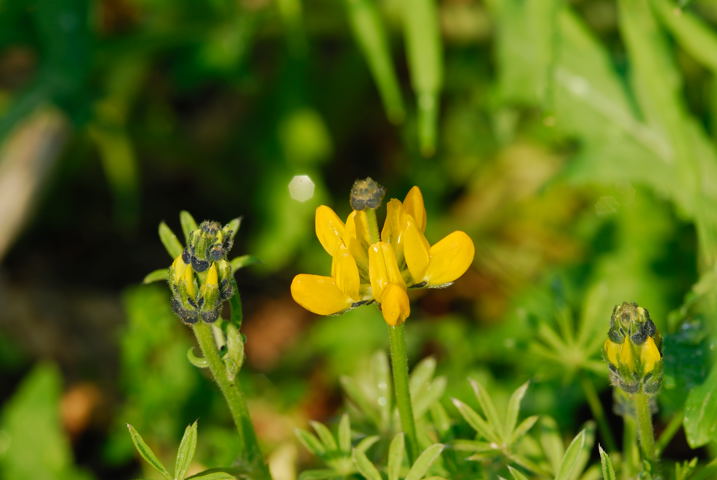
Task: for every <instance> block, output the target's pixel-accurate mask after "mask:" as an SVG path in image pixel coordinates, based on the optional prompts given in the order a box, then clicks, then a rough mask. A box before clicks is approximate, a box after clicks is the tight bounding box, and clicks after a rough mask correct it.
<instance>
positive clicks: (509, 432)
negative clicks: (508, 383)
mask: <svg viewBox="0 0 717 480" xmlns="http://www.w3.org/2000/svg"><path fill="white" fill-rule="evenodd" d="M528 385H529V382H525V383H524V384H523V385H521V386H520V387H518V389H517V390H516V391H515V392H513V395H511V396H510V400H509V401H508V409H507V412H506V414H505V425H504V426H505V431H504V435H505V436H506V437H511V436H513V430H514V429H515V426H516V425H517V423H518V414H519V413H520V403H521V402H522V401H523V397H524V396H525V392H526V391H527V390H528Z"/></svg>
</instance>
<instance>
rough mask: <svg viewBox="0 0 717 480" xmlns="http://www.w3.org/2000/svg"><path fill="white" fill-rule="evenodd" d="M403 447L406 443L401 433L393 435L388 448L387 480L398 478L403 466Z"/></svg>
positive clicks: (396, 479)
mask: <svg viewBox="0 0 717 480" xmlns="http://www.w3.org/2000/svg"><path fill="white" fill-rule="evenodd" d="M405 448H406V444H405V439H404V435H403V434H402V433H399V434H397V435H396V436H395V437H393V440H392V441H391V446H390V447H389V448H388V470H387V473H388V480H398V476H399V475H400V474H401V467H402V466H403V455H404V452H405Z"/></svg>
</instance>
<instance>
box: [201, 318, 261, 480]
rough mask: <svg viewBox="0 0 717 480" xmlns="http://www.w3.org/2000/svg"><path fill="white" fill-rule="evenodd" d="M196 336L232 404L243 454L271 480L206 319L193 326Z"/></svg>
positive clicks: (239, 393)
mask: <svg viewBox="0 0 717 480" xmlns="http://www.w3.org/2000/svg"><path fill="white" fill-rule="evenodd" d="M193 330H194V335H195V336H196V337H197V343H199V348H201V349H202V354H203V355H204V358H205V359H206V361H207V364H208V366H209V370H210V371H211V372H212V377H214V381H216V382H217V385H218V386H219V390H221V392H222V395H224V399H225V400H226V402H227V405H228V406H229V411H230V412H231V415H232V420H234V424H235V425H236V429H237V434H238V435H239V449H240V451H241V452H242V453H243V456H244V459H245V460H246V462H247V463H248V464H249V465H251V467H253V468H252V469H253V470H255V471H256V472H257V473H258V475H259V476H260V478H264V479H270V478H271V475H270V474H269V469H268V468H267V466H266V463H264V458H263V456H262V453H261V449H260V448H259V442H258V441H257V438H256V433H254V426H253V425H252V423H251V418H250V417H249V410H248V409H247V406H246V401H245V400H244V394H243V392H242V391H241V388H240V387H239V384H238V383H237V382H236V380H234V381H231V380H229V378H228V377H227V371H226V367H225V365H224V361H223V360H222V358H221V356H220V355H219V350H218V349H217V344H216V342H215V341H214V335H213V333H212V327H211V326H210V325H209V324H208V323H205V322H202V321H199V322H197V323H196V324H194V326H193Z"/></svg>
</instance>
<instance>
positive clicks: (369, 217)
mask: <svg viewBox="0 0 717 480" xmlns="http://www.w3.org/2000/svg"><path fill="white" fill-rule="evenodd" d="M364 211H365V212H366V223H367V224H368V238H369V239H370V241H371V243H372V244H373V243H376V242H379V241H381V237H380V236H379V234H378V221H377V220H376V209H375V208H367V209H366V210H364Z"/></svg>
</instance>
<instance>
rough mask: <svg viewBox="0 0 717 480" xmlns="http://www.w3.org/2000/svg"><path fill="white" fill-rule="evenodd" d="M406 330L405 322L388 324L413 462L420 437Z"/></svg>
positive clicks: (398, 399) (397, 395)
mask: <svg viewBox="0 0 717 480" xmlns="http://www.w3.org/2000/svg"><path fill="white" fill-rule="evenodd" d="M404 330H405V329H404V324H403V323H400V324H398V325H389V326H388V336H389V343H390V347H391V370H392V374H393V389H394V394H395V398H396V405H397V406H398V415H399V418H400V419H401V429H402V430H403V433H404V434H405V435H406V440H407V441H408V455H409V458H410V461H411V462H413V461H415V460H416V457H417V456H418V437H417V435H416V421H415V418H414V416H413V406H412V403H411V391H410V388H409V383H408V355H407V354H406V338H405V335H404Z"/></svg>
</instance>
